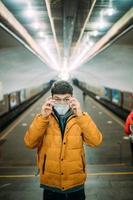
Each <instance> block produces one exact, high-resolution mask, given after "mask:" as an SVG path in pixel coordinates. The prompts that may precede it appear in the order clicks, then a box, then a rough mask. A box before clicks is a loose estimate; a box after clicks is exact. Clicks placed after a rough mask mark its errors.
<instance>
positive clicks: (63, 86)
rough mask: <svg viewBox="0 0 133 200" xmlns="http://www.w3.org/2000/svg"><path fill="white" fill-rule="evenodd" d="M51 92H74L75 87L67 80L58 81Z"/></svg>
mask: <svg viewBox="0 0 133 200" xmlns="http://www.w3.org/2000/svg"><path fill="white" fill-rule="evenodd" d="M51 94H52V95H54V94H71V95H72V94H73V88H72V86H71V85H70V84H69V83H68V82H67V81H56V82H54V83H53V85H52V87H51Z"/></svg>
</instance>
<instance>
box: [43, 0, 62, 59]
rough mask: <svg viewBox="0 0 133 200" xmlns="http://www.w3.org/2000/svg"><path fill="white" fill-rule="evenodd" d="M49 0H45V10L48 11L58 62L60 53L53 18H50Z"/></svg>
mask: <svg viewBox="0 0 133 200" xmlns="http://www.w3.org/2000/svg"><path fill="white" fill-rule="evenodd" d="M49 2H50V1H48V0H45V3H46V7H47V11H48V16H49V20H50V24H51V29H52V32H53V37H54V41H55V46H56V49H57V53H58V57H59V62H60V60H61V55H60V50H59V44H58V41H57V37H56V32H55V27H54V22H53V19H52V14H51V8H50V3H49Z"/></svg>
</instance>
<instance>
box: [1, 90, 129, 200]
mask: <svg viewBox="0 0 133 200" xmlns="http://www.w3.org/2000/svg"><path fill="white" fill-rule="evenodd" d="M49 95H50V93H49V92H48V93H46V94H45V95H44V96H43V97H42V98H41V99H39V100H38V101H37V102H36V103H35V104H34V105H32V106H31V107H30V108H29V109H27V110H26V111H25V112H24V113H23V114H22V115H21V116H19V117H18V118H17V119H16V120H15V121H14V122H13V123H12V124H11V125H10V126H8V128H6V129H5V130H4V131H3V132H1V133H0V200H42V189H40V186H39V177H38V176H37V168H36V158H35V153H36V152H35V150H29V149H27V148H26V147H25V145H24V142H23V138H24V134H25V132H26V129H27V128H28V126H29V125H30V123H31V122H32V120H33V118H34V116H35V115H36V114H37V113H39V112H40V110H41V106H42V105H43V102H44V99H45V98H47V97H48V96H49ZM74 95H75V96H76V97H77V98H78V100H79V101H80V102H81V106H82V108H83V111H87V112H88V113H89V114H90V116H91V117H92V118H93V120H94V121H95V123H96V125H97V126H98V128H99V129H100V130H101V132H102V134H103V143H102V144H101V145H100V146H99V147H97V148H90V147H88V146H85V151H86V164H87V175H88V176H87V180H86V183H85V193H86V199H87V200H112V199H113V200H133V166H132V159H131V150H130V144H129V139H128V137H126V136H125V134H124V130H123V127H124V122H123V121H122V120H121V119H119V118H118V117H116V116H115V115H114V114H112V113H111V112H110V111H108V110H107V109H106V108H104V107H103V106H102V105H100V104H98V103H97V102H95V101H94V100H92V99H91V98H90V97H89V96H86V97H85V99H83V95H82V91H81V90H80V89H78V88H76V87H74Z"/></svg>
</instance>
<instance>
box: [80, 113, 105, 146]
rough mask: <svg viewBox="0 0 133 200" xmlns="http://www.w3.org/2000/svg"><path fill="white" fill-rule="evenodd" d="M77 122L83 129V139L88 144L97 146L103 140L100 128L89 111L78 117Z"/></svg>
mask: <svg viewBox="0 0 133 200" xmlns="http://www.w3.org/2000/svg"><path fill="white" fill-rule="evenodd" d="M77 123H78V124H79V126H80V128H81V129H82V133H83V140H84V142H85V143H86V144H87V145H89V146H91V147H95V146H98V145H99V144H100V143H101V142H102V134H101V132H100V130H99V129H98V128H97V126H96V124H95V123H94V121H93V120H92V119H91V117H90V116H89V115H88V114H87V113H83V115H82V116H80V117H77Z"/></svg>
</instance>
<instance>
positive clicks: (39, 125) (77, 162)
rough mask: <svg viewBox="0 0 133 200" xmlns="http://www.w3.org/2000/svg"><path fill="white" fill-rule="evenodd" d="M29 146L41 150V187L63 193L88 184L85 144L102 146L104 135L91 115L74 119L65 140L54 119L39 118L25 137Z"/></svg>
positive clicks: (68, 122)
mask: <svg viewBox="0 0 133 200" xmlns="http://www.w3.org/2000/svg"><path fill="white" fill-rule="evenodd" d="M24 141H25V144H26V146H28V147H29V148H37V149H38V167H39V170H40V183H41V184H43V185H47V186H50V187H55V188H59V189H62V190H66V189H70V188H73V187H75V186H78V185H81V184H83V183H84V182H85V179H86V172H85V157H84V148H83V142H85V143H86V144H88V145H89V146H91V147H95V146H97V145H99V144H100V143H101V141H102V135H101V133H100V131H99V130H98V128H97V127H96V125H95V123H94V122H93V121H92V119H91V118H90V116H89V115H88V114H87V113H83V115H82V116H80V117H76V116H74V115H72V116H70V117H69V119H68V120H67V124H66V127H65V132H64V138H63V141H62V135H61V131H60V127H59V124H58V122H57V120H56V118H55V117H54V116H53V115H50V116H49V117H48V118H44V117H42V116H41V114H40V115H37V116H36V117H35V119H34V121H33V122H32V124H31V126H30V128H29V130H28V131H27V132H26V135H25V137H24Z"/></svg>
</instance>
